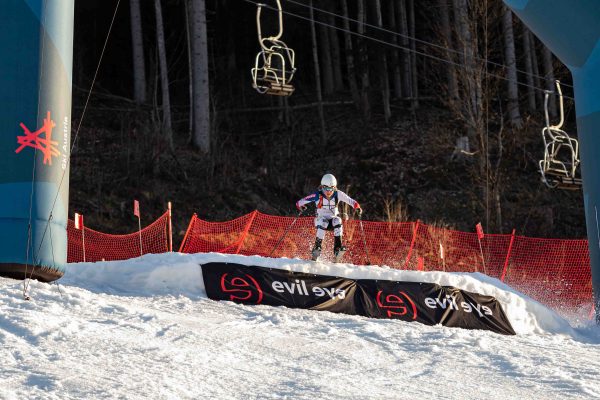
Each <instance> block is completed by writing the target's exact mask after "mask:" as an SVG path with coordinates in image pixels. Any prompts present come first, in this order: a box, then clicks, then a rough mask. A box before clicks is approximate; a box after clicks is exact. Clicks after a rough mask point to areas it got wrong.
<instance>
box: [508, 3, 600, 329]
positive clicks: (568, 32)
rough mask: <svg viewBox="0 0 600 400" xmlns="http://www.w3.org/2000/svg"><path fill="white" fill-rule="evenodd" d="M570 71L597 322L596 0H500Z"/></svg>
mask: <svg viewBox="0 0 600 400" xmlns="http://www.w3.org/2000/svg"><path fill="white" fill-rule="evenodd" d="M504 2H505V3H506V5H508V6H509V7H510V8H511V9H512V11H513V12H514V13H515V14H516V15H517V16H518V17H519V18H520V19H521V20H522V21H523V22H524V23H525V25H527V26H528V27H529V29H531V31H532V32H534V33H535V34H536V35H537V37H538V38H539V39H540V40H541V41H542V42H544V44H545V45H546V46H547V47H548V48H549V49H550V50H552V52H553V53H554V54H555V55H556V56H557V57H558V58H559V59H560V60H561V61H562V62H563V63H564V64H565V65H566V66H567V67H568V68H569V70H570V71H571V74H572V75H573V85H574V90H575V110H576V113H577V135H578V138H579V148H580V152H581V153H580V156H581V176H582V178H583V199H584V202H585V220H586V226H587V237H588V242H589V249H590V261H591V266H592V286H593V289H594V304H595V306H596V322H597V323H600V232H599V230H598V229H599V227H600V222H599V218H600V216H599V214H600V0H504Z"/></svg>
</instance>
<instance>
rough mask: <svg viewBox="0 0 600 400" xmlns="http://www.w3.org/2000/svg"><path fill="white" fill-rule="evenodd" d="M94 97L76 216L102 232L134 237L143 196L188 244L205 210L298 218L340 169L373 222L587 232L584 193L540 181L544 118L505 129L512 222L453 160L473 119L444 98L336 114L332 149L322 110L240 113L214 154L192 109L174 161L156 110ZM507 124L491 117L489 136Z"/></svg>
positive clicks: (76, 166)
mask: <svg viewBox="0 0 600 400" xmlns="http://www.w3.org/2000/svg"><path fill="white" fill-rule="evenodd" d="M257 96H259V95H257ZM93 100H94V103H95V106H93V107H90V108H89V110H88V111H87V116H86V120H85V121H84V123H83V124H82V129H81V131H80V133H79V135H78V137H77V143H76V146H75V149H74V152H73V157H72V166H71V192H70V193H71V200H70V210H71V211H70V213H71V214H72V213H73V212H81V213H83V214H84V215H85V216H86V224H87V226H88V227H90V228H92V229H96V230H100V231H104V232H111V233H127V232H132V231H134V230H136V229H137V220H136V219H134V217H133V215H132V202H133V199H138V200H140V203H141V208H142V224H143V225H145V224H147V223H150V222H151V221H152V220H154V219H155V218H157V217H158V216H159V215H161V214H162V213H163V212H164V210H165V209H166V204H167V202H168V201H171V202H172V203H173V210H174V232H175V233H176V237H175V238H174V240H175V243H176V244H178V243H179V241H180V239H181V235H183V233H184V232H185V229H186V227H187V223H188V221H189V218H190V217H191V215H192V214H193V213H198V215H199V217H201V218H204V219H207V220H209V221H220V220H228V219H233V218H236V217H238V216H240V215H242V214H245V213H248V212H250V211H252V210H254V209H258V210H259V211H261V212H264V213H269V214H276V215H294V213H295V209H294V206H293V205H294V202H295V201H296V200H297V199H298V198H300V197H301V196H303V195H304V194H306V193H308V192H310V191H311V190H313V189H314V188H315V187H316V186H317V185H318V183H319V179H320V177H321V175H322V174H323V173H325V172H328V171H330V172H333V173H334V174H335V175H336V176H337V177H338V181H339V185H340V189H342V190H344V191H346V192H348V193H349V194H350V195H351V196H353V197H355V198H356V199H357V200H359V201H360V202H361V204H362V205H363V207H364V209H365V219H369V220H416V219H420V220H422V221H423V222H425V223H427V224H439V225H441V226H446V227H450V228H454V229H458V230H464V231H472V230H473V227H474V225H475V224H476V223H477V222H480V221H481V222H482V223H483V224H484V227H485V228H486V231H489V232H491V233H510V231H511V230H512V229H513V228H515V229H516V231H517V234H520V235H526V236H537V237H569V238H581V237H585V235H586V232H585V226H584V223H583V221H584V214H583V201H582V196H581V192H565V191H559V190H551V189H548V188H546V187H545V186H544V185H543V184H542V183H541V182H540V179H539V173H538V172H537V160H538V159H539V158H540V157H541V155H542V144H541V137H540V134H539V132H540V124H539V123H537V121H536V122H535V123H534V122H533V118H531V120H529V121H528V122H527V123H526V124H525V127H524V128H523V129H522V130H519V131H509V130H508V129H507V128H503V129H504V131H503V154H502V159H501V162H500V176H501V179H500V190H499V193H500V207H501V226H500V225H499V224H498V220H497V218H498V214H497V208H496V203H495V202H494V201H493V199H491V198H490V199H489V203H488V205H487V207H486V203H485V200H484V198H483V195H482V188H483V187H485V185H486V184H487V185H491V183H490V182H489V181H488V182H485V179H481V178H479V177H478V174H477V166H476V165H475V164H476V161H475V157H470V158H469V157H467V158H463V159H454V160H453V159H452V153H453V150H454V144H455V140H456V137H457V136H459V133H460V132H461V124H460V123H459V121H455V120H453V119H452V117H451V115H449V113H448V111H446V110H445V109H444V108H442V107H440V106H438V105H437V104H436V103H435V102H429V103H427V102H421V106H420V108H419V109H418V110H417V112H415V113H412V112H411V110H410V109H409V108H408V107H406V106H405V105H403V104H401V103H399V104H397V105H395V108H394V111H395V114H394V118H393V120H392V121H391V122H390V123H389V124H388V125H385V124H383V123H381V122H380V121H381V120H382V118H381V117H380V116H378V115H377V114H375V115H374V116H373V117H372V118H371V121H370V122H369V123H365V122H364V121H362V120H361V119H360V118H359V117H358V116H357V113H356V112H355V111H354V108H353V106H352V105H342V106H332V107H328V108H327V109H326V111H327V122H326V123H327V129H328V131H329V132H330V133H329V138H328V140H327V144H326V145H321V137H320V134H319V126H318V121H317V120H316V112H315V111H314V110H313V109H308V110H307V109H301V110H299V111H295V110H294V112H293V113H292V114H293V117H292V123H291V124H289V125H288V126H286V125H285V124H283V123H281V122H280V120H279V118H278V114H277V113H275V112H272V111H255V112H238V113H237V114H234V113H232V114H230V115H227V118H224V117H221V119H222V121H221V123H220V124H219V125H218V126H217V129H218V131H217V132H216V135H215V137H216V139H215V145H214V149H215V150H214V154H213V156H212V157H207V156H203V155H201V154H200V153H198V152H197V151H196V150H194V149H192V147H191V146H190V145H189V144H187V143H186V140H185V137H186V134H185V129H186V127H185V118H186V116H185V114H184V113H180V114H179V115H177V116H176V119H177V120H179V121H182V123H181V124H180V125H179V131H178V132H176V135H175V138H176V140H177V142H176V153H175V154H174V155H171V154H170V153H169V152H168V151H166V149H165V148H164V146H163V145H162V144H161V141H160V135H159V134H158V133H157V128H156V127H155V126H154V125H153V123H152V121H151V115H152V114H151V112H150V111H146V110H137V111H136V110H135V108H134V107H133V106H132V104H131V103H129V102H127V101H125V100H121V104H116V103H115V99H112V98H111V99H110V101H107V104H109V106H107V107H102V106H99V104H102V101H103V97H102V96H99V95H98V96H97V97H96V98H93ZM499 129H500V128H499V127H498V125H497V124H495V123H494V121H493V120H491V121H490V123H489V133H488V134H489V136H490V137H494V136H496V135H497V132H498V130H499ZM161 146H162V147H161ZM478 182H479V183H478ZM486 209H487V211H488V212H489V223H488V224H486ZM177 236H179V237H177Z"/></svg>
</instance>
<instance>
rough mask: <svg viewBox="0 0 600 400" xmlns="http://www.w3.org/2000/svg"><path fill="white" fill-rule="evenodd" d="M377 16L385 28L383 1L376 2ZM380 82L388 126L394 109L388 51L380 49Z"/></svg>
mask: <svg viewBox="0 0 600 400" xmlns="http://www.w3.org/2000/svg"><path fill="white" fill-rule="evenodd" d="M373 4H374V6H375V15H376V17H377V26H378V27H379V28H383V16H382V15H381V1H380V0H374V2H373ZM378 52H379V82H380V83H381V97H382V101H381V102H382V104H383V118H384V119H385V123H386V124H387V123H388V122H389V121H390V118H391V117H392V109H391V108H390V81H389V77H388V70H387V56H386V49H385V48H379V49H378Z"/></svg>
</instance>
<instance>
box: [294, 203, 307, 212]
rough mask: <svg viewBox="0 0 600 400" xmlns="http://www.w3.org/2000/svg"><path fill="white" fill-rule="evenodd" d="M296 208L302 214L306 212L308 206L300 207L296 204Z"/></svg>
mask: <svg viewBox="0 0 600 400" xmlns="http://www.w3.org/2000/svg"><path fill="white" fill-rule="evenodd" d="M296 208H297V209H298V211H300V212H302V213H303V212H304V211H306V206H299V205H298V204H296Z"/></svg>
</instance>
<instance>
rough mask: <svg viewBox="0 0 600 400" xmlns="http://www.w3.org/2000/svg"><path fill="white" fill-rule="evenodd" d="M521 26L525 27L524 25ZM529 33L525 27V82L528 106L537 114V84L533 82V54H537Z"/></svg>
mask: <svg viewBox="0 0 600 400" xmlns="http://www.w3.org/2000/svg"><path fill="white" fill-rule="evenodd" d="M521 26H523V27H524V25H523V24H521ZM529 39H530V37H529V31H528V30H527V28H525V27H524V29H523V53H524V57H525V72H526V74H527V76H526V77H525V80H526V82H527V105H528V107H529V111H530V112H532V113H533V112H535V110H536V103H535V82H534V80H533V61H532V59H533V56H532V53H533V52H535V47H533V46H532V45H531V41H530V40H529Z"/></svg>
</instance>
